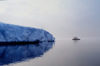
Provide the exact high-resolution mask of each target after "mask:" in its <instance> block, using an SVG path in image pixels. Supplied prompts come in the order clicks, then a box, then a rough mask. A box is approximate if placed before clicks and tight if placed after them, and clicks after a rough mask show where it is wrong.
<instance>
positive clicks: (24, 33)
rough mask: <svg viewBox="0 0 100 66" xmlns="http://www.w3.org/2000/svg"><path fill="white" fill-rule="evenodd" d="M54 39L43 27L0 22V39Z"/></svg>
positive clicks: (8, 40)
mask: <svg viewBox="0 0 100 66" xmlns="http://www.w3.org/2000/svg"><path fill="white" fill-rule="evenodd" d="M36 40H38V41H54V40H55V39H54V37H53V36H52V34H50V33H49V32H47V31H45V30H43V29H37V28H31V27H22V26H17V25H12V24H4V23H0V41H1V42H2V41H4V42H6V41H7V42H10V41H36Z"/></svg>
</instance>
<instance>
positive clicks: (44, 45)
mask: <svg viewBox="0 0 100 66" xmlns="http://www.w3.org/2000/svg"><path fill="white" fill-rule="evenodd" d="M54 40H55V38H54V37H53V36H52V34H50V33H49V32H47V31H45V30H43V29H37V28H31V27H22V26H17V25H12V24H4V23H0V65H5V64H10V63H14V62H18V61H24V60H26V59H30V58H35V57H40V56H41V55H43V54H44V53H45V52H46V51H48V50H49V49H50V48H52V47H53V44H54ZM17 42H18V43H17ZM22 43H26V44H22Z"/></svg>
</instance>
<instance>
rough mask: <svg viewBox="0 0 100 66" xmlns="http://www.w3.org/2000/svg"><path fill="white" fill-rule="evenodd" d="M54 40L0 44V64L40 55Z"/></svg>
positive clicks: (51, 45)
mask: <svg viewBox="0 0 100 66" xmlns="http://www.w3.org/2000/svg"><path fill="white" fill-rule="evenodd" d="M53 44H54V42H42V43H38V44H25V45H22V44H21V45H17V44H15V45H10V44H9V45H0V65H7V64H10V63H14V62H19V61H20V62H21V61H25V60H27V59H31V58H35V57H40V56H42V55H43V54H44V53H45V52H46V51H48V50H49V49H51V48H52V47H53Z"/></svg>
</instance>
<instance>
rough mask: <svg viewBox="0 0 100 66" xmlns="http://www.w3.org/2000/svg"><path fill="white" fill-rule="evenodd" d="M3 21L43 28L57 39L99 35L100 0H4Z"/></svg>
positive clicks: (1, 4) (0, 15)
mask: <svg viewBox="0 0 100 66" xmlns="http://www.w3.org/2000/svg"><path fill="white" fill-rule="evenodd" d="M0 21H1V22H5V23H11V24H17V25H24V26H29V27H36V28H42V29H45V30H47V31H49V32H50V33H52V34H53V35H54V36H55V37H56V38H58V39H60V38H61V39H62V38H69V37H73V36H76V35H77V36H79V37H95V36H97V37H99V36H100V35H99V34H100V30H99V28H100V26H99V25H100V0H4V1H3V0H2V1H0Z"/></svg>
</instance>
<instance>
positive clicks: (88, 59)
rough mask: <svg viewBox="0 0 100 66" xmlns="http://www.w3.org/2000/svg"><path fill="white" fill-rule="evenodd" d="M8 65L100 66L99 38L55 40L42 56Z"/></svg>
mask: <svg viewBox="0 0 100 66" xmlns="http://www.w3.org/2000/svg"><path fill="white" fill-rule="evenodd" d="M9 66H100V39H82V40H80V41H73V40H56V42H55V44H54V46H53V48H52V49H51V50H49V51H48V52H46V53H44V55H43V56H41V57H38V58H35V59H30V60H27V61H23V62H19V63H13V64H10V65H9Z"/></svg>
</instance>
